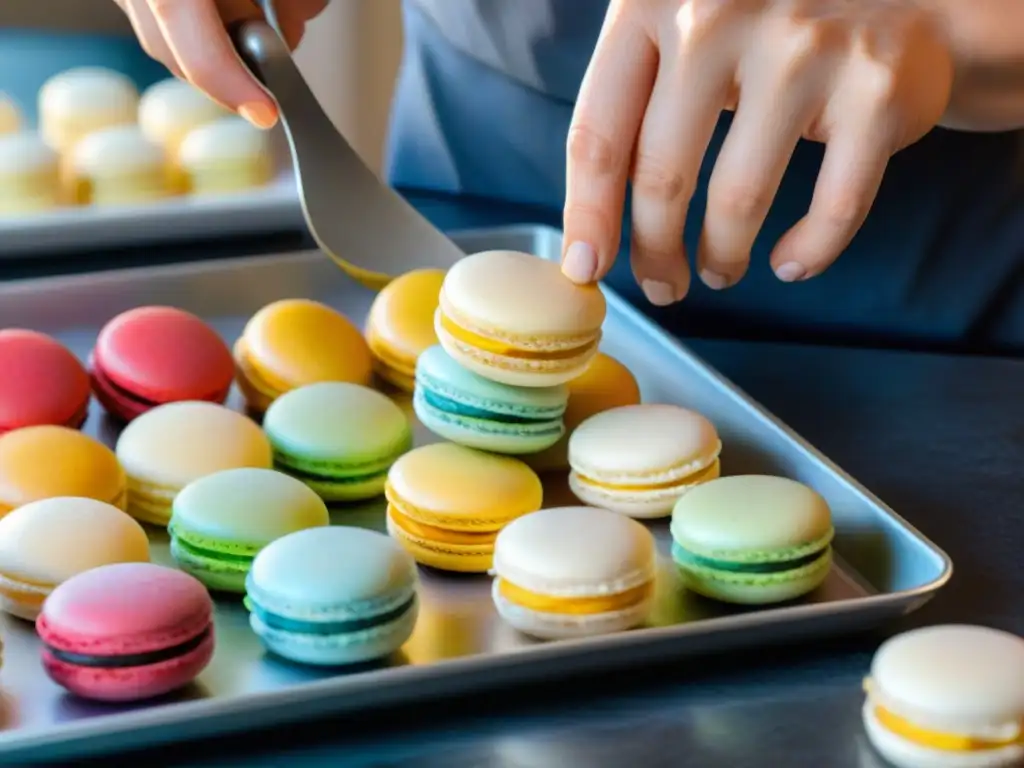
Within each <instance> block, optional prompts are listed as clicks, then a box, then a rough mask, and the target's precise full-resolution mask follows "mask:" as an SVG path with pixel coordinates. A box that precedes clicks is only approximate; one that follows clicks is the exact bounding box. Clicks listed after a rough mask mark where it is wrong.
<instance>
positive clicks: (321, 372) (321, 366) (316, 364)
mask: <svg viewBox="0 0 1024 768" xmlns="http://www.w3.org/2000/svg"><path fill="white" fill-rule="evenodd" d="M235 367H236V369H237V380H238V386H239V389H241V390H242V393H243V394H244V395H245V398H246V401H247V402H248V404H249V407H250V408H252V409H253V410H254V411H257V412H261V413H262V412H263V411H266V410H267V408H269V407H270V404H271V403H272V402H273V401H274V400H276V399H277V398H278V397H280V396H281V395H283V394H284V393H285V392H290V391H291V390H293V389H297V388H298V387H301V386H304V385H306V384H317V383H319V382H322V381H344V382H349V383H351V384H363V385H367V384H369V383H370V381H371V378H372V375H373V364H372V360H371V355H370V348H369V347H368V346H367V344H366V340H365V339H364V338H363V335H362V334H361V333H360V332H359V329H358V328H357V327H356V326H355V325H354V324H353V323H352V321H351V320H349V319H348V318H347V317H345V316H344V315H343V314H341V313H340V312H338V311H336V310H334V309H332V308H331V307H328V306H327V305H325V304H320V303H319V302H316V301H309V300H307V299H284V300H282V301H276V302H274V303H273V304H268V305H267V306H266V307H264V308H263V309H261V310H260V311H259V312H257V313H256V314H255V315H253V317H252V318H251V319H250V320H249V322H248V323H247V324H246V326H245V330H244V331H243V332H242V336H241V337H240V338H239V339H238V341H237V342H236V343H235Z"/></svg>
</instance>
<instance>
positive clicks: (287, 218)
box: [0, 129, 305, 259]
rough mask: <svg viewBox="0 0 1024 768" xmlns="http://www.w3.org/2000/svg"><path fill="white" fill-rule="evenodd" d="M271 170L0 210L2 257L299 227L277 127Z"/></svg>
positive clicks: (287, 159) (292, 177) (299, 213)
mask: <svg viewBox="0 0 1024 768" xmlns="http://www.w3.org/2000/svg"><path fill="white" fill-rule="evenodd" d="M271 147H272V151H273V157H274V164H275V167H276V168H277V174H276V177H275V178H274V180H273V181H271V182H270V183H269V184H267V185H266V186H263V187H259V188H257V189H252V190H246V191H244V192H237V193H231V194H225V195H216V196H212V195H211V196H208V197H192V196H187V195H186V196H182V197H171V198H167V199H166V200H157V201H153V202H151V203H141V204H138V205H123V206H109V207H97V206H81V207H73V206H69V207H65V208H58V209H55V210H53V211H41V212H39V213H27V214H25V215H23V216H17V217H14V216H11V217H4V216H0V259H3V258H7V257H14V256H18V257H29V256H38V255H52V254H54V253H57V252H67V251H74V250H76V249H80V248H81V247H82V243H88V244H89V246H90V247H91V248H121V247H128V246H134V245H144V244H150V243H167V242H174V241H180V240H193V239H201V238H212V237H222V236H230V235H238V234H250V235H251V234H257V235H258V234H261V233H269V232H278V231H281V230H286V229H292V228H295V229H299V228H303V227H305V224H304V223H303V218H302V205H301V203H300V202H299V195H298V188H297V186H296V184H295V175H294V174H293V172H292V169H291V162H290V157H289V155H288V150H287V147H286V146H284V144H283V138H282V136H281V135H280V131H279V130H278V129H275V131H274V136H273V137H272V141H271Z"/></svg>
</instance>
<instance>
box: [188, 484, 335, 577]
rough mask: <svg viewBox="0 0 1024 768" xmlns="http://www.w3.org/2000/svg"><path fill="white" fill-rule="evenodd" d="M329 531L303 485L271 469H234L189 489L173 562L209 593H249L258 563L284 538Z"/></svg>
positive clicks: (321, 507) (317, 501) (320, 506)
mask: <svg viewBox="0 0 1024 768" xmlns="http://www.w3.org/2000/svg"><path fill="white" fill-rule="evenodd" d="M326 525H330V516H329V515H328V512H327V505H326V504H324V502H323V500H322V499H321V498H320V497H319V496H317V494H316V493H315V492H313V491H312V490H311V489H310V488H308V487H307V486H306V485H305V484H304V483H302V482H300V481H298V480H296V479H295V478H292V477H289V476H288V475H285V474H283V473H281V472H275V471H274V470H271V469H229V470H225V471H223V472H217V473H215V474H212V475H207V476H206V477H203V478H200V479H199V480H196V481H194V482H192V483H191V484H189V485H187V486H185V488H184V489H183V490H182V491H181V493H179V494H178V496H177V497H176V498H175V500H174V509H173V512H172V514H171V522H170V524H169V526H168V530H169V531H170V534H171V556H172V557H173V558H174V560H175V562H177V563H178V565H179V566H180V567H181V569H182V570H184V571H186V572H188V573H190V574H192V575H193V576H195V577H196V578H197V579H199V580H200V581H201V582H203V583H204V584H205V585H206V586H207V587H209V588H210V589H213V590H218V591H225V592H239V593H244V592H245V577H246V575H247V574H248V573H249V568H250V566H251V565H252V561H253V558H255V557H256V555H257V554H258V553H259V552H260V551H261V550H262V549H263V548H264V547H265V546H267V545H268V544H270V543H271V542H273V541H276V540H277V539H279V538H281V537H282V536H286V535H288V534H289V533H294V532H295V531H301V530H305V529H307V528H316V527H320V526H326Z"/></svg>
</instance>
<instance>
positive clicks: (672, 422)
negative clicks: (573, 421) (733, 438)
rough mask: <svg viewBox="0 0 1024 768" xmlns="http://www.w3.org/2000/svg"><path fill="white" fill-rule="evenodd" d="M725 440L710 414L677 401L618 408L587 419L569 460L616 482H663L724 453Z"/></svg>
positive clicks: (586, 471)
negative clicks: (709, 417) (719, 434)
mask: <svg viewBox="0 0 1024 768" xmlns="http://www.w3.org/2000/svg"><path fill="white" fill-rule="evenodd" d="M720 450H721V441H720V440H719V437H718V432H717V430H716V429H715V426H714V424H712V423H711V422H710V421H709V420H708V419H707V418H706V417H704V416H703V415H701V414H699V413H697V412H696V411H691V410H689V409H687V408H682V407H680V406H677V405H663V404H642V405H631V406H625V407H622V408H614V409H612V410H609V411H605V412H603V413H599V414H597V415H596V416H592V417H591V418H589V419H587V420H586V421H584V422H583V423H582V424H580V425H579V427H577V429H576V430H575V431H574V432H573V433H572V436H571V437H570V438H569V463H570V464H571V465H572V467H573V469H574V470H575V471H577V472H579V473H580V474H583V475H586V476H587V477H590V478H593V479H595V480H601V481H605V482H612V483H623V484H629V485H633V484H637V481H638V480H639V481H641V482H642V483H644V484H647V483H651V484H654V483H659V482H662V481H669V480H673V479H679V478H683V477H686V476H687V475H691V474H694V473H696V472H698V471H700V470H701V469H704V468H705V467H707V466H708V465H710V464H711V463H712V462H714V460H715V459H716V458H717V457H718V453H719V451H720Z"/></svg>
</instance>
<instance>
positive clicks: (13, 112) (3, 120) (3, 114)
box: [0, 92, 22, 136]
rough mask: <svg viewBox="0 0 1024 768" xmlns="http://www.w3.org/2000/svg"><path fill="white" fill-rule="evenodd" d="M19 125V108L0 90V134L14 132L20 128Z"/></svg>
mask: <svg viewBox="0 0 1024 768" xmlns="http://www.w3.org/2000/svg"><path fill="white" fill-rule="evenodd" d="M21 127H22V118H21V110H20V109H19V108H18V105H17V104H15V103H14V99H12V98H11V97H10V96H8V95H7V94H6V93H3V92H0V136H2V135H4V134H7V133H16V132H18V131H20V130H21Z"/></svg>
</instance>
